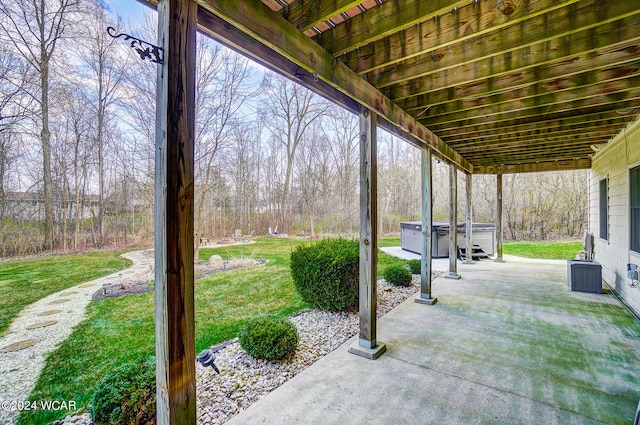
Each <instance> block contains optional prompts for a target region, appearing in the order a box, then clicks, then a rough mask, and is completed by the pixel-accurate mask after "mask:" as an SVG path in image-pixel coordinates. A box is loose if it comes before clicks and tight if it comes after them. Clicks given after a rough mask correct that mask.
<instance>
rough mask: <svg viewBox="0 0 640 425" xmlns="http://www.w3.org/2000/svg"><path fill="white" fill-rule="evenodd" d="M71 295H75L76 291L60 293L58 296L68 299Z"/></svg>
mask: <svg viewBox="0 0 640 425" xmlns="http://www.w3.org/2000/svg"><path fill="white" fill-rule="evenodd" d="M73 294H77V292H76V291H70V292H62V293H61V294H60V296H61V297H68V296H69V295H73Z"/></svg>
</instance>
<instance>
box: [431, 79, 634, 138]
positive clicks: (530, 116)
mask: <svg viewBox="0 0 640 425" xmlns="http://www.w3.org/2000/svg"><path fill="white" fill-rule="evenodd" d="M638 90H640V89H637V90H635V92H637V91H638ZM571 103H572V102H570V103H568V104H566V105H565V104H563V105H554V106H555V107H552V108H551V109H550V110H546V108H545V107H540V108H533V109H531V110H527V111H518V112H514V113H511V114H509V113H505V114H503V115H504V117H502V118H498V119H495V117H475V118H467V117H461V118H460V119H459V120H457V121H447V122H444V123H434V122H428V121H427V122H426V124H425V125H429V127H430V128H432V130H433V131H436V132H440V131H442V130H455V129H461V128H464V127H468V126H473V125H483V126H484V125H497V124H501V125H505V126H507V125H513V124H518V123H520V124H524V123H536V122H537V121H538V120H547V119H564V118H571V117H575V116H580V115H583V114H584V115H586V114H594V113H603V112H615V111H623V110H627V109H634V108H640V97H638V96H633V97H632V98H629V99H624V100H620V101H613V100H612V99H608V98H606V97H604V98H596V99H595V100H594V99H590V100H589V102H585V104H582V105H581V104H580V102H578V103H576V104H571Z"/></svg>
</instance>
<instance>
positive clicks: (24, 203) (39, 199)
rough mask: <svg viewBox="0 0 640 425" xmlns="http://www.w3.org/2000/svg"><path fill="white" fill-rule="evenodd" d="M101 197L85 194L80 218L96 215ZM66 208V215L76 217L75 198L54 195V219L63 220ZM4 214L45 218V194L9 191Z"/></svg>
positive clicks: (24, 217) (6, 194)
mask: <svg viewBox="0 0 640 425" xmlns="http://www.w3.org/2000/svg"><path fill="white" fill-rule="evenodd" d="M99 199H100V198H99V197H98V195H85V196H84V198H83V200H82V208H81V209H80V211H81V213H80V214H81V216H80V218H83V219H87V218H91V217H94V216H96V215H97V213H98V204H99ZM65 209H66V214H64V216H66V217H67V218H72V219H73V218H75V216H76V202H75V198H74V197H72V196H70V197H69V198H68V199H66V200H65V199H63V198H62V197H61V196H54V198H53V212H54V220H56V221H59V220H62V218H63V212H65ZM4 214H5V216H7V217H13V218H16V219H21V220H44V194H42V193H38V192H7V193H5V208H4Z"/></svg>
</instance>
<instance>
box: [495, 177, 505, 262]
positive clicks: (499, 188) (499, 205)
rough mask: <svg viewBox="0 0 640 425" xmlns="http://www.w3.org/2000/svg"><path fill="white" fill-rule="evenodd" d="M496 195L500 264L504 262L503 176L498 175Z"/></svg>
mask: <svg viewBox="0 0 640 425" xmlns="http://www.w3.org/2000/svg"><path fill="white" fill-rule="evenodd" d="M496 195H497V198H498V202H497V205H496V209H497V210H498V211H497V215H498V216H497V218H496V240H497V242H498V249H497V254H496V261H497V262H499V263H502V262H504V259H503V258H502V233H503V231H502V174H498V175H496Z"/></svg>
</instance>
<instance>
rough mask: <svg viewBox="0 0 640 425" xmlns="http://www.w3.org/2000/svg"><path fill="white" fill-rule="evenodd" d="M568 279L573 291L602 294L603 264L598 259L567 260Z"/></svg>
mask: <svg viewBox="0 0 640 425" xmlns="http://www.w3.org/2000/svg"><path fill="white" fill-rule="evenodd" d="M567 280H568V281H569V288H571V290H572V291H579V292H592V293H594V294H602V265H601V264H600V263H598V262H597V261H588V260H569V261H567Z"/></svg>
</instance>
